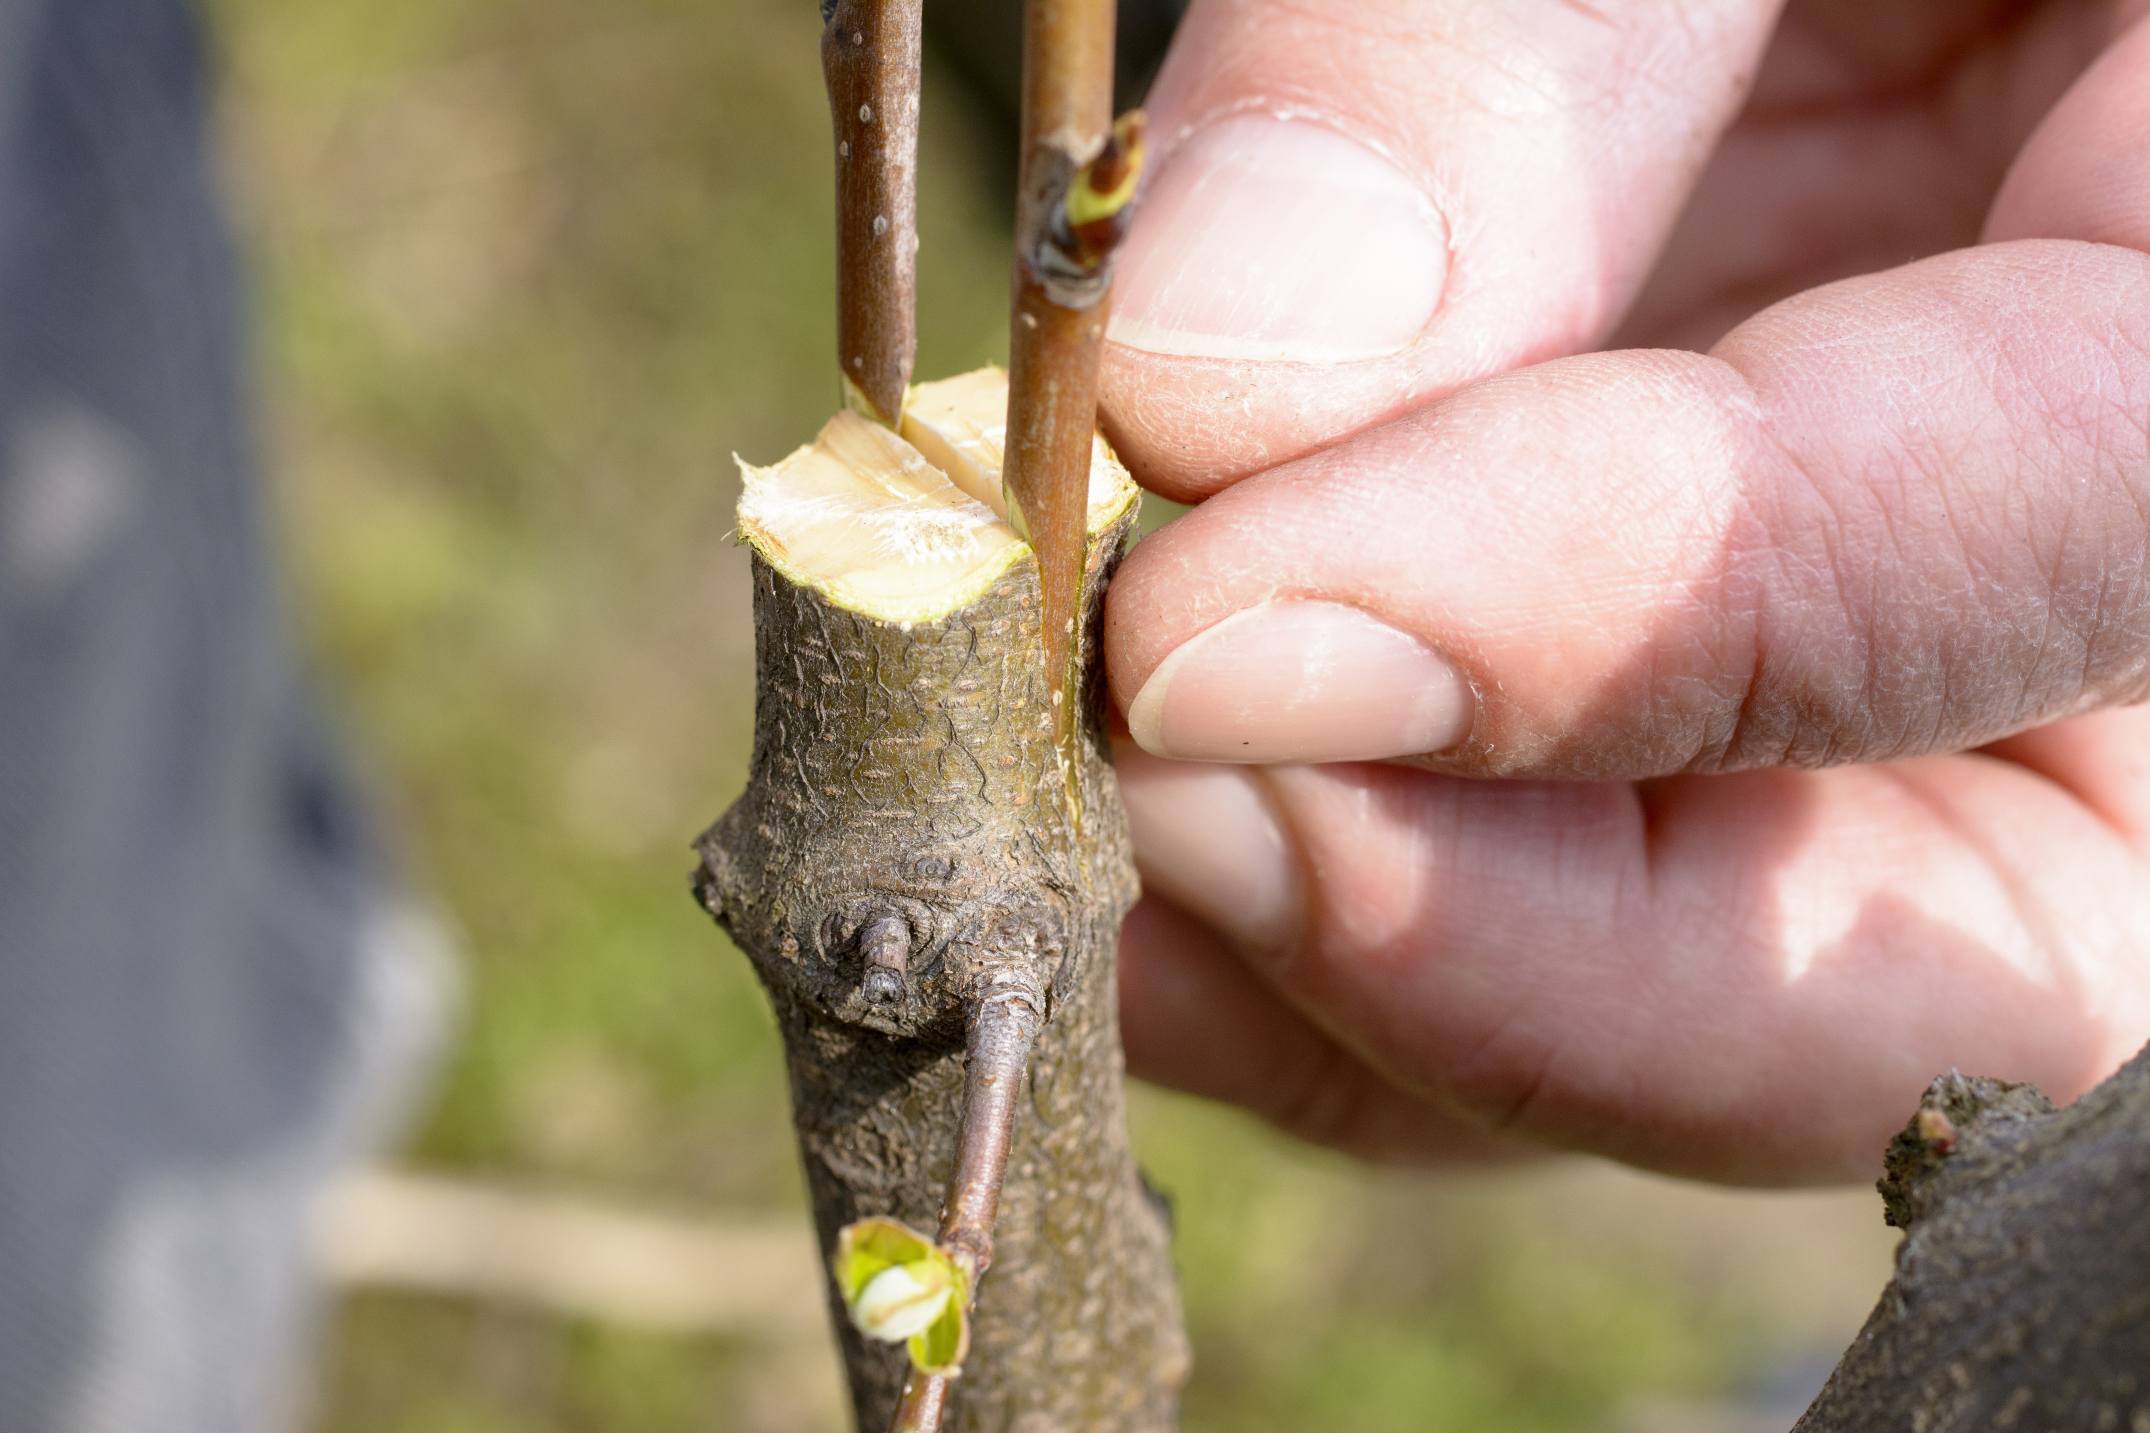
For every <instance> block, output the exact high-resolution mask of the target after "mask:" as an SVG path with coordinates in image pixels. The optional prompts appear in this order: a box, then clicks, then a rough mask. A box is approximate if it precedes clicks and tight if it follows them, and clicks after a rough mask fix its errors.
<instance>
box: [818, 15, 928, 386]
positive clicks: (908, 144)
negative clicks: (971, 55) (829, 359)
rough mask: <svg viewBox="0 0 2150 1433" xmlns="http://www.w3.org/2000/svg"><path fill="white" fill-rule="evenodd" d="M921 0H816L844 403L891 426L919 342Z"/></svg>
mask: <svg viewBox="0 0 2150 1433" xmlns="http://www.w3.org/2000/svg"><path fill="white" fill-rule="evenodd" d="M922 9H923V0H822V7H821V10H822V22H823V23H822V30H821V73H822V77H823V78H824V79H825V80H826V81H827V82H828V89H829V118H830V120H831V122H832V126H833V129H834V131H835V132H834V140H835V144H836V353H837V363H838V366H839V367H840V368H841V370H842V372H843V381H844V398H845V402H846V404H847V405H848V406H850V407H852V408H856V409H858V410H859V411H860V412H862V413H864V414H865V415H866V416H867V417H870V418H875V419H878V420H879V421H881V422H883V423H886V424H889V425H890V426H891V427H893V426H894V425H895V423H896V422H897V420H898V419H899V418H901V417H902V416H903V395H904V390H905V389H906V388H908V387H909V386H910V382H911V362H912V358H913V356H914V354H915V352H916V349H917V337H916V326H917V325H916V317H917V307H918V87H919V63H920V46H921V43H922V36H923V26H922V24H921V11H922Z"/></svg>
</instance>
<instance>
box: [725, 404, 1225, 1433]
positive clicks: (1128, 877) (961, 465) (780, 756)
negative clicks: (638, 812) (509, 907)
mask: <svg viewBox="0 0 2150 1433" xmlns="http://www.w3.org/2000/svg"><path fill="white" fill-rule="evenodd" d="M1004 401H1005V400H1004V389H1003V386H1002V384H1001V381H1000V380H999V378H998V375H996V374H993V373H991V372H988V373H985V374H982V375H970V376H969V377H967V378H964V379H954V380H950V381H949V382H948V383H947V384H928V385H924V386H922V387H920V388H919V389H917V390H916V391H915V393H914V394H913V396H912V399H911V401H910V402H909V404H908V405H907V414H908V416H907V419H906V421H905V424H904V427H905V432H906V434H907V435H909V436H908V437H899V436H898V435H897V434H895V433H892V432H890V431H889V430H887V429H885V428H881V427H879V426H877V425H875V424H872V423H870V422H868V421H866V420H864V419H862V418H860V417H858V416H856V415H854V414H849V413H842V414H838V415H837V416H836V417H835V418H833V419H831V420H830V422H829V424H828V426H827V428H825V429H824V431H823V433H822V435H821V437H820V439H819V440H817V442H816V443H815V444H813V445H811V446H810V447H808V448H804V449H801V450H800V451H799V452H797V453H794V454H793V455H792V456H791V457H789V458H787V459H785V460H784V461H783V462H782V463H779V464H777V465H775V466H774V467H772V468H768V469H750V470H749V471H748V474H747V488H746V495H745V498H744V499H743V501H742V504H741V512H740V528H741V531H742V534H743V535H744V536H745V537H746V539H747V541H748V542H749V543H750V544H751V545H752V547H753V549H754V607H755V628H756V681H757V695H756V715H755V745H754V758H753V767H752V771H751V775H750V778H749V785H748V789H747V792H746V794H745V795H744V796H743V797H742V798H741V799H740V801H739V803H738V804H737V805H735V806H734V807H733V808H732V810H731V811H729V812H728V813H726V815H725V817H724V818H723V820H721V821H720V822H718V823H717V825H716V826H715V827H713V828H712V829H711V830H710V831H709V832H708V833H707V834H706V835H705V836H704V837H703V838H702V840H701V843H700V850H701V853H702V857H703V864H702V868H701V871H700V873H699V875H698V879H697V887H698V890H699V892H700V894H701V896H702V898H703V900H704V902H705V904H707V905H708V907H709V909H710V910H711V911H712V912H714V913H715V914H716V915H717V916H718V918H719V919H720V920H721V921H722V922H723V923H724V924H725V926H726V927H727V928H728V929H729V930H730V931H731V932H732V935H733V937H734V939H735V940H736V941H737V942H738V944H739V945H740V947H741V948H742V949H743V950H745V951H746V952H747V954H748V956H749V957H750V958H751V959H752V960H753V962H754V965H755V968H756V970H757V972H758V973H759V974H760V975H761V977H762V980H763V982H764V984H765V985H766V986H767V987H768V989H769V992H770V997H771V1000H772V1002H773V1003H774V1005H775V1007H776V1011H777V1016H778V1021H779V1023H780V1025H781V1026H782V1029H783V1033H784V1040H785V1047H786V1051H787V1056H788V1062H789V1065H790V1070H791V1078H792V1092H793V1100H794V1115H795V1119H796V1123H797V1126H798V1132H799V1140H800V1148H801V1153H802V1155H803V1158H804V1162H805V1165H806V1171H807V1176H808V1182H809V1185H810V1187H811V1190H812V1193H813V1200H814V1210H815V1218H816V1222H817V1224H818V1225H819V1228H820V1232H821V1236H822V1240H823V1246H824V1250H825V1252H827V1251H833V1249H834V1246H835V1242H836V1239H837V1236H838V1233H839V1231H841V1230H842V1229H843V1228H844V1227H845V1226H847V1225H849V1224H851V1223H853V1222H854V1221H856V1220H859V1219H861V1218H864V1217H868V1216H886V1217H889V1218H892V1219H896V1220H900V1221H901V1222H902V1223H904V1224H906V1225H909V1226H910V1227H912V1228H914V1229H935V1228H937V1227H942V1221H941V1217H940V1216H941V1213H942V1209H941V1204H942V1197H943V1194H944V1192H945V1191H947V1190H948V1189H949V1188H950V1187H951V1181H952V1179H953V1178H954V1176H955V1174H956V1169H957V1163H958V1159H959V1157H962V1156H961V1152H960V1151H959V1139H958V1131H959V1129H960V1128H962V1127H963V1112H964V1106H965V1101H966V1094H967V1088H966V1087H967V1080H966V1059H965V1054H966V1046H967V1042H970V1040H971V1037H972V1036H973V1034H974V1032H975V1031H976V1030H977V1029H978V1028H979V1027H978V1024H977V1017H978V1014H979V1011H980V1008H981V1003H982V998H983V997H985V996H987V995H989V994H990V993H991V992H992V991H994V990H996V989H998V990H1008V991H1021V992H1025V996H1026V999H1029V1000H1034V1001H1035V1002H1036V1008H1037V1013H1038V1014H1039V1016H1040V1017H1041V1020H1040V1024H1039V1028H1038V1029H1037V1031H1036V1034H1035V1042H1034V1044H1033V1045H1032V1046H1031V1050H1030V1062H1029V1063H1030V1073H1029V1075H1028V1076H1027V1078H1026V1079H1024V1080H1023V1081H1022V1086H1021V1089H1020V1092H1019V1093H1020V1098H1017V1099H1014V1100H1013V1101H1012V1107H1010V1108H1008V1109H1007V1110H1006V1113H1007V1115H1008V1118H1007V1120H1006V1125H1007V1127H1008V1133H1009V1136H1010V1138H1009V1141H1008V1144H1007V1154H1006V1159H1007V1173H1006V1179H1005V1183H1004V1185H1003V1186H1002V1188H1001V1190H1000V1194H999V1209H998V1214H997V1219H996V1221H995V1225H994V1229H993V1234H992V1243H993V1248H994V1253H993V1271H992V1274H991V1276H990V1277H989V1278H988V1279H986V1280H985V1282H984V1283H983V1285H982V1286H981V1288H980V1290H979V1293H978V1301H977V1314H976V1319H975V1321H974V1324H973V1327H972V1331H971V1337H972V1341H971V1346H970V1350H969V1355H968V1357H967V1359H966V1360H965V1361H964V1363H963V1374H962V1377H961V1378H960V1379H958V1380H956V1381H955V1382H954V1384H953V1385H952V1388H943V1389H941V1390H939V1391H938V1392H937V1393H936V1397H939V1396H941V1395H943V1394H946V1395H947V1396H948V1397H949V1399H950V1401H951V1402H952V1405H953V1407H952V1409H951V1419H950V1426H954V1427H958V1428H966V1429H1003V1428H1010V1427H1016V1426H1021V1427H1025V1428H1033V1427H1034V1428H1040V1429H1048V1428H1065V1429H1088V1428H1115V1429H1127V1430H1132V1433H1158V1431H1159V1430H1164V1429H1168V1428H1170V1427H1171V1426H1172V1425H1173V1420H1174V1416H1175V1406H1176V1393H1177V1387H1178V1383H1179V1381H1180V1378H1181V1376H1182V1374H1183V1372H1184V1368H1185V1364H1186V1347H1185V1342H1184V1338H1183V1335H1182V1334H1181V1332H1180V1328H1179V1312H1178V1304H1177V1297H1176V1294H1175V1293H1174V1291H1173V1286H1172V1278H1171V1270H1170V1263H1169V1258H1168V1253H1167V1250H1166V1243H1165V1230H1164V1227H1163V1222H1162V1219H1161V1217H1160V1215H1159V1212H1158V1210H1157V1209H1156V1207H1155V1206H1154V1204H1153V1203H1152V1201H1151V1200H1150V1198H1149V1197H1148V1196H1147V1194H1146V1192H1145V1191H1144V1189H1143V1187H1142V1184H1141V1181H1140V1178H1139V1176H1138V1175H1137V1173H1136V1170H1135V1166H1134V1162H1133V1158H1132V1155H1131V1154H1130V1151H1129V1149H1128V1144H1127V1136H1126V1131H1125V1126H1124V1111H1123V1108H1122V1099H1123V1094H1122V1088H1121V1058H1120V1052H1119V1038H1118V1030H1117V1026H1116V1022H1115V1011H1114V1008H1113V999H1114V981H1113V978H1112V959H1113V953H1114V945H1115V942H1116V939H1117V936H1118V929H1119V922H1120V918H1121V916H1122V915H1123V914H1124V912H1125V910H1126V908H1127V906H1128V904H1129V903H1130V902H1131V900H1132V899H1133V896H1134V877H1133V869H1132V866H1131V864H1130V861H1129V856H1128V849H1127V844H1126V832H1125V824H1124V821H1123V819H1122V817H1121V814H1120V806H1119V798H1118V794H1117V791H1116V789H1115V788H1114V786H1113V782H1112V773H1111V770H1110V768H1109V766H1108V764H1107V762H1106V759H1105V749H1104V745H1103V733H1102V729H1101V724H1100V721H1099V713H1098V712H1097V711H1096V710H1095V709H1086V710H1084V711H1083V712H1082V713H1081V714H1080V717H1081V720H1080V725H1079V727H1078V730H1079V732H1080V733H1081V742H1080V746H1079V755H1080V759H1079V761H1078V762H1077V764H1076V766H1075V768H1074V771H1073V779H1074V780H1075V781H1077V782H1078V783H1080V787H1081V790H1082V793H1083V801H1084V805H1085V808H1086V809H1087V810H1089V811H1090V812H1091V813H1092V819H1089V820H1086V821H1085V822H1084V823H1083V824H1082V826H1081V828H1080V829H1079V830H1078V829H1077V827H1076V825H1075V823H1074V822H1073V820H1072V819H1071V816H1070V814H1069V812H1068V809H1067V805H1066V802H1065V801H1064V799H1063V796H1062V792H1061V782H1060V777H1059V774H1058V771H1057V767H1056V762H1055V759H1054V756H1053V729H1052V728H1053V724H1052V713H1051V707H1050V703H1049V699H1048V697H1047V691H1048V684H1047V680H1046V673H1045V664H1044V661H1043V657H1042V653H1043V643H1042V641H1041V638H1040V634H1039V630H1038V608H1037V593H1038V585H1037V583H1038V576H1037V568H1036V565H1035V564H1034V563H1033V562H1032V561H1030V555H1029V550H1028V548H1027V547H1026V546H1025V545H1024V544H1023V543H1022V542H1021V540H1020V539H1018V538H1017V537H1016V535H1015V533H1014V532H1013V531H1012V530H1011V529H1010V528H1009V527H1008V525H1007V523H1006V522H1005V521H1004V520H1003V519H1002V517H1001V516H1000V514H999V513H998V512H997V511H996V510H995V509H994V508H993V507H992V506H991V505H990V499H992V498H994V497H997V495H998V493H999V489H1000V472H999V465H998V454H997V452H995V451H994V444H993V441H992V439H993V437H994V429H995V427H996V426H997V424H996V423H995V421H994V415H995V414H997V413H998V412H999V411H1000V405H1001V404H1002V403H1003V402H1004ZM914 440H915V441H914ZM936 458H937V459H938V460H939V461H936ZM943 464H945V467H944V466H943ZM973 490H975V493H974V491H973ZM1088 493H1089V495H1090V501H1089V502H1088V504H1087V511H1086V530H1087V533H1088V543H1087V556H1086V560H1085V566H1084V574H1083V582H1082V588H1081V592H1082V598H1083V600H1082V605H1081V608H1080V612H1081V615H1082V621H1081V622H1080V624H1079V626H1078V638H1079V639H1080V640H1081V641H1082V644H1083V647H1084V650H1086V651H1088V650H1089V649H1090V648H1091V647H1092V646H1093V645H1094V643H1093V642H1092V641H1091V627H1092V623H1093V622H1094V614H1095V610H1096V605H1097V601H1098V599H1099V596H1100V594H1101V592H1102V590H1103V586H1104V582H1105V580H1106V577H1107V575H1108V573H1109V571H1110V569H1111V567H1112V564H1113V562H1114V560H1115V559H1116V557H1117V554H1118V552H1119V549H1120V544H1121V543H1122V541H1123V540H1124V538H1125V535H1126V534H1127V532H1128V530H1129V527H1130V525H1131V522H1132V518H1133V512H1134V502H1135V490H1134V486H1133V484H1132V482H1131V481H1130V480H1129V479H1128V478H1127V476H1126V474H1125V472H1124V470H1123V469H1121V468H1120V467H1119V465H1118V463H1117V462H1116V461H1115V460H1113V458H1112V457H1111V455H1110V453H1109V451H1107V450H1106V449H1105V448H1104V445H1103V444H1102V443H1096V444H1095V445H1094V447H1093V449H1092V468H1091V481H1090V483H1089V485H1088ZM981 499H984V500H981ZM1091 658H1092V659H1093V660H1094V652H1092V653H1091ZM1081 690H1085V691H1090V692H1093V693H1094V692H1096V691H1097V690H1098V687H1097V685H1096V684H1095V683H1088V684H1085V686H1084V687H1083V688H1081ZM891 921H895V922H900V923H901V926H902V930H903V933H904V938H903V939H902V940H901V942H900V944H901V946H902V950H903V958H902V961H901V971H900V980H899V986H900V988H899V989H898V990H897V992H896V993H895V996H894V998H888V997H889V994H890V991H889V982H888V980H886V979H884V978H881V977H882V976H884V975H887V974H891V973H895V965H896V962H894V960H893V959H892V958H891V953H892V951H893V949H894V948H895V946H896V944H898V942H896V941H895V940H893V939H892V938H891V937H892V931H891V928H890V926H889V925H888V924H887V923H888V922H891ZM1018 1063H1019V1062H1018ZM998 1093H999V1094H1001V1095H1015V1094H1017V1093H1018V1092H1017V1091H1016V1090H1013V1089H1009V1088H1005V1087H1003V1088H1002V1089H1001V1090H1000V1091H999V1092H998ZM958 1187H961V1182H960V1181H959V1182H958ZM839 1327H840V1333H841V1337H842V1340H843V1346H844V1354H845V1360H846V1363H847V1365H848V1368H849V1371H850V1374H851V1380H852V1392H853V1397H854V1400H855V1404H856V1408H857V1412H858V1416H859V1419H860V1426H861V1427H862V1428H868V1429H872V1430H875V1433H878V1430H879V1429H881V1428H885V1427H887V1426H888V1419H889V1417H890V1415H891V1413H892V1412H893V1410H894V1408H895V1406H896V1404H897V1401H898V1398H899V1396H900V1394H901V1390H902V1387H903V1384H904V1381H905V1376H906V1370H907V1368H908V1361H907V1359H906V1357H905V1355H904V1354H903V1352H902V1351H901V1350H899V1349H897V1348H894V1347H891V1346H888V1345H883V1344H876V1343H871V1342H869V1341H868V1340H866V1339H865V1338H864V1337H863V1336H861V1335H860V1334H859V1333H858V1332H857V1331H856V1330H855V1329H854V1328H852V1327H851V1326H850V1322H849V1320H848V1318H847V1319H845V1320H844V1321H843V1322H842V1324H841V1325H840V1326H839Z"/></svg>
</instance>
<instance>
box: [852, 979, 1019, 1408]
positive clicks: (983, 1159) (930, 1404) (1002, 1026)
mask: <svg viewBox="0 0 2150 1433" xmlns="http://www.w3.org/2000/svg"><path fill="white" fill-rule="evenodd" d="M1041 1003H1042V1002H1041V1001H1040V999H1039V997H1038V995H1037V993H1036V992H1035V991H1034V990H1032V989H1030V988H1029V987H1028V986H1027V985H1026V984H1023V983H1021V982H1019V981H1011V982H1009V983H1007V984H1004V985H1001V986H998V987H997V988H994V989H990V990H988V991H986V992H984V993H982V994H981V996H980V997H979V999H978V1004H977V1006H976V1008H975V1009H973V1010H972V1012H971V1017H970V1037H969V1041H968V1048H967V1050H966V1052H965V1056H966V1066H965V1070H964V1079H963V1119H962V1123H961V1125H960V1126H959V1128H958V1129H957V1132H956V1167H955V1173H954V1175H953V1177H952V1178H951V1179H950V1180H949V1185H948V1200H947V1203H946V1204H944V1205H943V1206H942V1208H941V1228H940V1244H941V1247H942V1248H944V1249H950V1250H953V1251H954V1252H955V1253H956V1255H957V1257H959V1258H961V1259H963V1260H964V1261H965V1262H966V1263H967V1264H969V1266H970V1271H971V1278H970V1289H971V1294H972V1297H973V1298H974V1299H975V1298H976V1295H977V1288H978V1281H979V1279H980V1278H981V1277H983V1275H984V1274H985V1271H986V1268H987V1266H988V1265H990V1264H991V1263H992V1262H993V1220H994V1217H995V1216H996V1215H997V1214H998V1213H999V1211H1000V1189H1001V1185H1002V1183H1003V1182H1004V1181H1005V1180H1006V1178H1007V1173H1008V1146H1009V1144H1010V1143H1011V1142H1012V1140H1013V1139H1014V1135H1015V1103H1016V1100H1017V1099H1018V1098H1020V1097H1021V1094H1022V1089H1023V1071H1024V1069H1025V1067H1026V1066H1028V1065H1029V1063H1030V1047H1031V1046H1032V1045H1033V1044H1035V1043H1036V1041H1037V1038H1038V1030H1039V1027H1040V1026H1041V1025H1042V1023H1043V1018H1042V1016H1041V1015H1040V1013H1039V1007H1040V1005H1041ZM950 1382H951V1380H950V1378H949V1377H948V1376H946V1375H941V1374H926V1373H921V1372H919V1371H918V1370H916V1369H913V1370H911V1371H910V1373H909V1375H908V1376H907V1377H906V1378H905V1380H904V1385H903V1397H902V1398H901V1399H900V1400H898V1402H897V1404H896V1415H895V1419H894V1421H893V1422H892V1423H891V1424H890V1425H889V1429H890V1433H935V1430H937V1429H939V1427H940V1426H941V1417H942V1414H943V1412H944V1411H945V1409H946V1406H947V1402H948V1393H949V1384H950Z"/></svg>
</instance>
